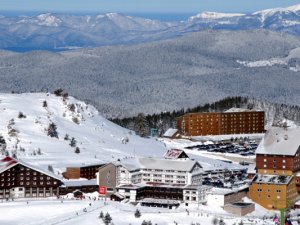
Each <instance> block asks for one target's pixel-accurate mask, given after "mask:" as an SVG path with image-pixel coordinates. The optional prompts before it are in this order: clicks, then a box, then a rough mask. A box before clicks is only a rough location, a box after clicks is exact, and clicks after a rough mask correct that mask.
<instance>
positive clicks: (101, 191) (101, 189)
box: [99, 186, 106, 195]
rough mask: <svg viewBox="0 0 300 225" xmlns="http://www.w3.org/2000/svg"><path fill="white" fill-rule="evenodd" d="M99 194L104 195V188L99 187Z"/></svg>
mask: <svg viewBox="0 0 300 225" xmlns="http://www.w3.org/2000/svg"><path fill="white" fill-rule="evenodd" d="M99 194H100V195H106V186H99Z"/></svg>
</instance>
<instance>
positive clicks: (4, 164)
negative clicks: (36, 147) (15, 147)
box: [0, 157, 62, 180]
mask: <svg viewBox="0 0 300 225" xmlns="http://www.w3.org/2000/svg"><path fill="white" fill-rule="evenodd" d="M18 164H20V165H23V166H25V167H28V168H30V169H32V170H35V171H38V172H40V173H43V174H45V175H47V176H49V177H53V178H55V179H57V180H61V179H62V178H61V177H59V176H57V175H55V174H53V173H51V172H49V171H45V170H43V169H41V168H39V167H37V166H33V165H30V164H28V163H26V162H23V161H21V160H17V159H14V158H12V157H5V158H3V159H1V160H0V173H3V172H4V171H6V170H8V169H10V168H12V167H14V166H16V165H18Z"/></svg>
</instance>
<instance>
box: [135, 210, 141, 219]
mask: <svg viewBox="0 0 300 225" xmlns="http://www.w3.org/2000/svg"><path fill="white" fill-rule="evenodd" d="M134 217H135V218H140V217H141V212H140V210H138V209H136V210H135V212H134Z"/></svg>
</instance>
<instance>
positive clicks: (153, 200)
mask: <svg viewBox="0 0 300 225" xmlns="http://www.w3.org/2000/svg"><path fill="white" fill-rule="evenodd" d="M141 202H143V203H155V204H171V205H172V204H180V201H178V200H172V199H157V198H144V199H143V200H141Z"/></svg>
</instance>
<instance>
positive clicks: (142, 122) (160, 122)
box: [110, 96, 300, 136]
mask: <svg viewBox="0 0 300 225" xmlns="http://www.w3.org/2000/svg"><path fill="white" fill-rule="evenodd" d="M234 107H235V108H247V109H256V110H263V111H265V119H266V124H268V125H274V124H276V123H277V122H278V121H280V120H282V119H283V118H286V119H289V120H292V121H295V122H296V123H298V124H300V107H299V106H296V105H287V104H280V103H272V102H268V101H264V100H257V99H253V98H248V97H241V96H236V97H227V98H224V99H222V100H220V101H216V102H214V103H211V104H208V103H207V104H204V105H199V106H197V107H194V108H187V109H184V108H182V109H180V110H177V111H176V110H174V111H172V112H161V113H159V114H152V115H150V114H149V115H144V114H143V113H139V114H138V115H137V116H135V117H126V118H121V119H119V118H116V119H110V120H111V121H112V122H114V123H116V124H118V125H120V126H122V127H125V128H127V129H130V130H133V131H135V132H136V133H137V134H139V135H140V136H147V135H150V129H151V128H154V129H157V135H158V136H162V135H163V134H164V132H165V131H166V130H168V129H169V128H176V118H177V117H179V116H182V115H184V114H185V113H193V112H223V111H225V110H228V109H230V108H234Z"/></svg>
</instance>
